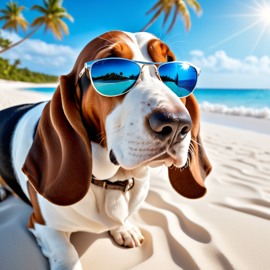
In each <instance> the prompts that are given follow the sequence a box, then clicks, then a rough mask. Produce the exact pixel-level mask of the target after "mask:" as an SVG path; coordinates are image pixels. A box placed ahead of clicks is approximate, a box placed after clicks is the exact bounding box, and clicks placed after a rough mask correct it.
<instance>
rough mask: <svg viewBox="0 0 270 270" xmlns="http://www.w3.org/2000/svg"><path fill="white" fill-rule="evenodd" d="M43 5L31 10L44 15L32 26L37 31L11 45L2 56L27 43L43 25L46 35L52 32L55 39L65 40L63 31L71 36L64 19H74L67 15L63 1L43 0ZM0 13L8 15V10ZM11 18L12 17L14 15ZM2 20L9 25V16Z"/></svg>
mask: <svg viewBox="0 0 270 270" xmlns="http://www.w3.org/2000/svg"><path fill="white" fill-rule="evenodd" d="M10 3H13V2H12V1H11V2H10ZM10 3H9V4H10ZM43 3H44V6H45V7H42V6H39V5H34V6H33V7H32V8H31V10H37V11H39V12H41V13H42V15H43V16H40V17H38V18H36V19H35V20H34V21H33V23H32V24H31V27H32V28H35V29H34V30H33V31H32V32H31V33H30V34H28V35H27V36H26V37H25V38H23V39H21V40H20V41H18V42H16V43H14V44H12V45H10V46H9V47H7V48H5V49H3V50H1V51H0V54H1V53H4V52H5V51H7V50H9V49H11V48H13V47H15V46H17V45H19V44H21V43H22V42H23V41H25V40H26V39H28V38H29V37H31V36H32V35H33V34H34V33H35V32H37V31H38V30H39V29H40V28H41V27H42V26H43V25H45V33H46V32H47V30H50V31H51V32H52V33H53V35H54V37H55V38H58V39H62V38H63V35H62V31H63V32H64V33H65V34H66V35H68V34H69V32H68V26H67V25H66V24H65V22H64V21H63V20H62V19H63V18H67V19H69V20H70V21H72V22H73V18H72V16H71V15H69V14H68V13H67V11H66V9H65V8H63V7H62V1H61V0H43ZM13 4H14V3H13ZM15 4H16V5H17V3H15ZM7 6H8V4H7ZM19 8H22V7H19ZM22 10H23V9H20V12H21V11H22ZM0 12H2V13H4V14H6V10H0ZM20 12H19V13H20ZM12 14H13V13H12ZM10 17H12V15H11V16H10ZM0 20H7V23H8V22H9V19H8V18H7V15H5V16H2V17H0ZM7 23H6V24H7ZM14 25H15V24H14ZM17 25H18V24H17ZM17 25H16V27H18V26H17ZM13 29H17V28H12V29H11V31H12V30H13Z"/></svg>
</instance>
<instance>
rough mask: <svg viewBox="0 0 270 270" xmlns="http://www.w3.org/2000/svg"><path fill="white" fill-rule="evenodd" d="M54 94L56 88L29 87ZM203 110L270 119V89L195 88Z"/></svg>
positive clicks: (195, 93)
mask: <svg viewBox="0 0 270 270" xmlns="http://www.w3.org/2000/svg"><path fill="white" fill-rule="evenodd" d="M23 90H32V91H38V92H44V93H46V94H50V95H52V94H53V92H54V91H55V88H27V89H23ZM194 95H195V97H196V99H197V101H198V103H199V105H200V108H201V110H203V111H207V112H216V113H222V114H231V115H242V116H250V117H258V118H265V119H269V120H270V90H255V89H254V90H246V89H241V90H239V89H199V88H198V89H195V91H194Z"/></svg>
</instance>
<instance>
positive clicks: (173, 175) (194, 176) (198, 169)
mask: <svg viewBox="0 0 270 270" xmlns="http://www.w3.org/2000/svg"><path fill="white" fill-rule="evenodd" d="M181 100H182V101H183V103H184V104H185V105H186V108H187V109H188V111H189V114H190V117H191V119H192V129H191V137H192V139H193V140H195V141H196V142H194V141H192V140H191V144H192V145H191V149H192V151H193V154H192V155H191V156H190V158H191V160H190V164H189V166H188V167H187V168H185V169H180V168H169V169H168V170H169V179H170V182H171V184H172V186H173V188H174V189H175V190H176V191H177V192H178V193H179V194H180V195H182V196H184V197H186V198H190V199H197V198H200V197H202V196H204V195H205V193H206V187H205V185H204V180H205V178H206V177H207V175H208V174H209V173H210V172H211V170H212V166H211V163H210V161H209V159H208V157H207V156H206V153H205V150H204V148H203V146H202V140H201V136H200V111H199V106H198V103H197V101H196V99H195V97H194V95H193V94H192V95H190V96H188V97H187V98H186V99H181Z"/></svg>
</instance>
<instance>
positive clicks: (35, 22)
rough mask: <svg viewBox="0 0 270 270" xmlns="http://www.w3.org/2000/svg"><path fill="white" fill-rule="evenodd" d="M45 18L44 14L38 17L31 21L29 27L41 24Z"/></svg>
mask: <svg viewBox="0 0 270 270" xmlns="http://www.w3.org/2000/svg"><path fill="white" fill-rule="evenodd" d="M45 20H46V17H45V16H41V17H38V18H36V19H35V20H34V21H33V22H32V24H31V27H32V28H33V27H36V26H38V25H41V24H43V23H45Z"/></svg>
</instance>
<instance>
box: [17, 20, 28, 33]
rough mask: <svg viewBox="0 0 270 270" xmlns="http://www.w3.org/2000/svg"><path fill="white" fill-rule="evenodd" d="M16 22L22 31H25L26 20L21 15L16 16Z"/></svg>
mask: <svg viewBox="0 0 270 270" xmlns="http://www.w3.org/2000/svg"><path fill="white" fill-rule="evenodd" d="M17 23H18V24H19V26H20V27H21V28H22V29H23V31H24V32H26V30H27V27H28V22H27V21H26V20H25V19H24V18H23V17H18V18H17Z"/></svg>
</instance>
